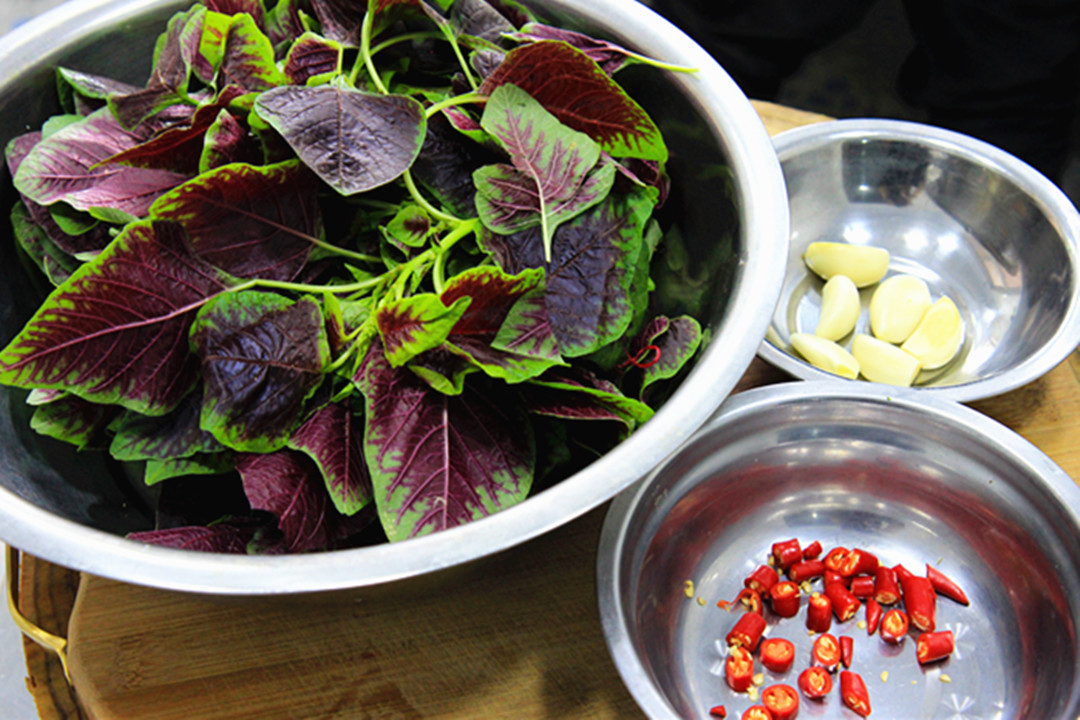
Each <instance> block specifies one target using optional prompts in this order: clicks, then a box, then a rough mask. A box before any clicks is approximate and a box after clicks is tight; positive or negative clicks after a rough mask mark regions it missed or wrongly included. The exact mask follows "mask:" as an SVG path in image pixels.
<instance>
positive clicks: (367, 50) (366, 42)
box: [354, 11, 390, 95]
mask: <svg viewBox="0 0 1080 720" xmlns="http://www.w3.org/2000/svg"><path fill="white" fill-rule="evenodd" d="M373 22H374V13H372V12H370V11H368V12H367V13H364V22H363V23H361V25H360V57H361V58H363V60H364V66H365V67H367V71H368V75H370V76H371V82H372V84H373V85H375V88H376V89H377V90H378V91H379V92H381V93H382V94H383V95H389V94H390V92H389V91H388V90H387V89H386V86H385V85H383V81H382V78H380V77H379V71H378V70H376V69H375V61H374V60H372V58H371V25H372V23H373ZM354 69H355V68H354Z"/></svg>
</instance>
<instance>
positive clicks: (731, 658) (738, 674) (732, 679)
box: [724, 645, 754, 692]
mask: <svg viewBox="0 0 1080 720" xmlns="http://www.w3.org/2000/svg"><path fill="white" fill-rule="evenodd" d="M724 679H725V680H727V684H728V687H729V688H731V689H732V690H734V691H735V692H746V690H747V689H748V688H749V687H750V685H751V683H753V681H754V656H753V655H751V654H750V651H749V650H747V649H746V648H744V647H741V646H739V645H732V646H731V647H729V648H728V656H727V660H725V661H724Z"/></svg>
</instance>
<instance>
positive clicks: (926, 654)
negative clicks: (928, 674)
mask: <svg viewBox="0 0 1080 720" xmlns="http://www.w3.org/2000/svg"><path fill="white" fill-rule="evenodd" d="M955 647H956V644H955V641H954V640H953V634H952V630H939V631H937V632H925V633H923V634H922V635H920V636H919V639H918V641H916V643H915V656H916V657H918V658H919V664H920V665H921V664H924V663H930V662H936V661H938V660H944V659H945V658H947V657H949V656H950V655H952V651H953V649H954V648H955Z"/></svg>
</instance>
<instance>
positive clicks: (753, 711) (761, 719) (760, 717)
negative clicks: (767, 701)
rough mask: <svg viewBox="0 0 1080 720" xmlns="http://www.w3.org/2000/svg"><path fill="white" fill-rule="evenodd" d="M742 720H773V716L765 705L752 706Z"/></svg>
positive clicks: (745, 711) (747, 709) (745, 712)
mask: <svg viewBox="0 0 1080 720" xmlns="http://www.w3.org/2000/svg"><path fill="white" fill-rule="evenodd" d="M741 720H773V716H772V713H771V712H769V709H768V708H766V707H765V706H764V705H751V706H750V707H748V708H746V710H744V711H743V714H742V719H741Z"/></svg>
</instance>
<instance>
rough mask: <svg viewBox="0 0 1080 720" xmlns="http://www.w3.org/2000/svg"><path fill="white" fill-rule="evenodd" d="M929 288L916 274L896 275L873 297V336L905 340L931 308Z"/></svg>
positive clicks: (871, 325) (871, 302)
mask: <svg viewBox="0 0 1080 720" xmlns="http://www.w3.org/2000/svg"><path fill="white" fill-rule="evenodd" d="M931 304H932V301H931V300H930V288H928V287H927V286H926V283H925V282H923V280H922V279H921V278H917V277H915V276H914V275H893V276H892V277H891V278H889V279H888V280H886V281H885V282H883V283H881V284H880V285H878V286H877V288H876V289H875V290H874V294H873V295H872V296H871V297H870V330H871V332H873V333H874V337H876V338H878V339H880V340H884V341H885V342H891V343H902V342H904V341H905V340H907V339H908V336H909V335H911V333H912V332H914V331H915V328H916V326H918V324H919V321H920V320H922V319H923V315H925V314H926V311H927V310H929V309H930V305H931Z"/></svg>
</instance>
